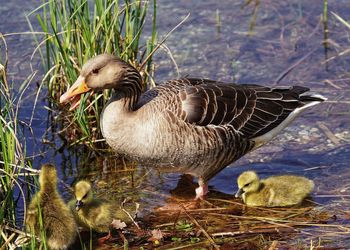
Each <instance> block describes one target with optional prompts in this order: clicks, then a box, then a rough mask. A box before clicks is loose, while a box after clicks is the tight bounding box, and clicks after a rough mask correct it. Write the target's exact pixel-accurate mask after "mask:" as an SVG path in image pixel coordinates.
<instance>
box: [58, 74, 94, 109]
mask: <svg viewBox="0 0 350 250" xmlns="http://www.w3.org/2000/svg"><path fill="white" fill-rule="evenodd" d="M90 90H91V89H90V88H89V87H88V86H87V85H86V83H85V78H84V77H82V76H79V77H78V79H77V80H76V81H75V83H74V84H73V85H72V86H71V87H70V88H69V89H68V90H67V91H66V93H64V94H63V95H61V97H60V103H63V104H65V103H67V102H70V101H71V102H72V104H71V106H70V108H69V111H71V110H73V109H75V108H76V107H78V106H79V104H80V100H81V94H83V93H86V92H88V91H90Z"/></svg>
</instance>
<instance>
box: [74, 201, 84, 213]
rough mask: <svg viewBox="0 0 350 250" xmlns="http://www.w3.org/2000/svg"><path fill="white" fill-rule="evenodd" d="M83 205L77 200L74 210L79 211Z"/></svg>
mask: <svg viewBox="0 0 350 250" xmlns="http://www.w3.org/2000/svg"><path fill="white" fill-rule="evenodd" d="M83 205H84V202H82V201H81V200H77V202H76V203H75V210H77V211H79V209H80V208H81V207H82V206H83Z"/></svg>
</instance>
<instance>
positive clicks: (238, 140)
mask: <svg viewBox="0 0 350 250" xmlns="http://www.w3.org/2000/svg"><path fill="white" fill-rule="evenodd" d="M103 89H114V94H113V96H112V97H111V99H110V100H109V102H108V103H107V105H106V107H105V108H104V110H103V112H102V115H101V121H100V126H101V129H102V134H103V136H104V138H105V139H106V141H107V143H108V144H109V145H110V146H111V148H112V149H113V150H114V151H115V152H116V153H118V154H120V155H123V156H126V157H129V158H131V159H133V160H136V161H139V162H143V163H149V164H154V165H156V166H159V167H160V168H161V167H164V168H165V167H167V168H168V167H170V168H171V169H172V170H171V171H173V172H180V173H187V174H191V175H193V176H196V177H198V183H199V187H198V188H197V189H196V198H202V197H203V196H204V195H205V194H206V193H207V191H208V186H207V182H208V180H209V179H210V178H212V177H213V176H215V175H216V174H217V173H219V172H220V171H221V170H222V169H223V168H225V167H226V166H227V165H229V164H230V163H232V162H234V161H235V160H237V159H239V158H240V157H241V156H243V155H245V154H246V153H247V152H249V151H251V150H252V149H255V148H257V147H259V146H261V145H263V144H264V143H266V142H268V141H270V140H271V139H272V138H273V137H274V136H275V135H276V134H277V133H278V132H279V131H281V130H282V129H283V128H285V127H286V126H287V125H288V124H289V123H290V122H291V121H292V120H293V119H294V118H295V117H296V116H297V115H298V114H300V113H301V112H302V111H303V110H305V109H306V108H308V107H311V106H313V105H315V104H317V103H320V102H322V101H324V100H325V98H323V97H322V96H318V95H317V96H311V95H304V94H303V93H304V92H306V91H308V90H309V89H308V88H305V87H300V86H293V87H291V88H288V89H286V88H270V87H264V86H259V85H237V84H233V83H223V82H218V81H212V80H207V79H193V78H182V79H177V80H170V81H168V82H166V83H164V84H160V85H158V86H156V87H155V88H152V89H151V90H148V91H146V92H145V93H143V94H142V93H141V92H142V79H141V76H140V74H139V72H138V71H137V70H136V69H135V68H134V67H132V66H131V65H130V64H128V63H126V62H124V61H122V60H120V59H118V58H117V57H116V56H113V55H109V54H101V55H98V56H96V57H94V58H92V59H90V60H89V61H87V62H86V64H85V65H84V66H83V68H82V70H81V72H80V76H79V77H78V79H77V80H76V82H75V83H74V84H73V85H72V86H71V87H70V88H69V89H68V90H67V92H66V93H64V94H63V95H62V96H61V98H60V102H61V103H67V102H69V101H72V102H73V103H72V106H71V109H74V108H75V107H77V106H78V104H79V102H80V97H79V96H80V95H81V94H82V93H85V92H88V91H90V90H94V91H97V90H103Z"/></svg>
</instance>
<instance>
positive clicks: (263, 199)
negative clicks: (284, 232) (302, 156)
mask: <svg viewBox="0 0 350 250" xmlns="http://www.w3.org/2000/svg"><path fill="white" fill-rule="evenodd" d="M237 183H238V188H239V190H238V192H237V193H236V197H240V196H242V199H243V202H244V203H245V204H246V205H248V206H254V207H255V206H261V207H285V206H292V205H296V204H300V203H301V202H302V201H303V199H304V198H305V197H307V196H308V195H309V194H310V193H311V191H312V190H313V188H314V182H313V181H312V180H309V179H307V178H305V177H302V176H295V175H281V176H272V177H269V178H267V179H263V180H260V179H259V176H258V175H257V174H256V173H255V172H253V171H246V172H243V173H242V174H241V175H240V176H239V177H238V179H237Z"/></svg>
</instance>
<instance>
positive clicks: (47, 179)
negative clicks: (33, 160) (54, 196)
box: [39, 164, 57, 188]
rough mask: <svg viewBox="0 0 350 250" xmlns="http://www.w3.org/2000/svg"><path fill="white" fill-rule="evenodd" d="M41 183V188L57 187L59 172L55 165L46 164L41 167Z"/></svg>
mask: <svg viewBox="0 0 350 250" xmlns="http://www.w3.org/2000/svg"><path fill="white" fill-rule="evenodd" d="M39 183H40V186H41V188H43V187H45V186H47V185H50V186H57V171H56V167H55V166H54V165H52V164H44V165H43V166H42V167H41V170H40V175H39Z"/></svg>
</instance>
